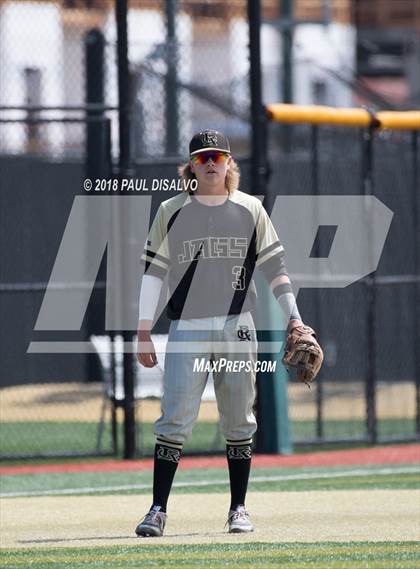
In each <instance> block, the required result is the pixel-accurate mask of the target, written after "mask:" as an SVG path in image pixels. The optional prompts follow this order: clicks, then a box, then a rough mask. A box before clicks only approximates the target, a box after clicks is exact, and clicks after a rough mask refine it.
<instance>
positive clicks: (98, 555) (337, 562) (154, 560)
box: [0, 542, 420, 569]
mask: <svg viewBox="0 0 420 569" xmlns="http://www.w3.org/2000/svg"><path fill="white" fill-rule="evenodd" d="M0 559H1V563H2V567H7V568H8V569H15V568H16V569H18V568H19V569H22V568H25V569H26V568H27V567H31V568H33V569H47V568H54V569H56V568H58V567H60V568H61V567H64V568H65V567H69V568H70V567H71V568H72V569H77V568H78V567H83V568H86V567H101V568H103V569H108V568H109V569H114V568H115V569H117V568H121V569H128V568H133V567H141V568H142V567H181V568H183V569H188V568H193V567H194V568H199V567H237V568H247V569H252V568H253V567H282V568H284V569H289V568H290V569H300V568H302V569H350V568H351V569H356V568H357V569H414V568H415V567H418V566H419V564H420V546H419V544H418V543H415V542H383V543H369V542H357V543H322V544H317V543H281V544H273V543H252V544H246V543H240V544H221V545H204V544H202V545H176V546H174V545H164V546H154V545H147V546H144V547H142V546H141V543H139V544H138V545H136V546H131V547H119V546H113V547H89V548H49V549H36V550H35V549H30V550H10V551H3V552H1V553H0Z"/></svg>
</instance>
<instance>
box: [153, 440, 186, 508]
mask: <svg viewBox="0 0 420 569" xmlns="http://www.w3.org/2000/svg"><path fill="white" fill-rule="evenodd" d="M181 451H182V443H175V442H174V443H172V442H169V441H163V440H162V439H160V438H158V439H157V442H156V446H155V461H154V470H153V505H152V507H153V506H160V511H161V512H166V505H167V502H168V497H169V492H170V491H171V486H172V482H173V479H174V476H175V472H176V469H177V467H178V463H179V459H180V458H181Z"/></svg>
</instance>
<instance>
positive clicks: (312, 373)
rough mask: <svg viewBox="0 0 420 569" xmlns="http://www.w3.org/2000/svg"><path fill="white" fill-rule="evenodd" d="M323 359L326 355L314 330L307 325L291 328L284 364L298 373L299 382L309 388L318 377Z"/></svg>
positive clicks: (283, 359)
mask: <svg viewBox="0 0 420 569" xmlns="http://www.w3.org/2000/svg"><path fill="white" fill-rule="evenodd" d="M323 359H324V354H323V352H322V349H321V346H320V345H319V344H318V342H317V340H316V336H315V332H314V331H313V330H312V328H310V327H309V326H305V325H296V326H293V327H292V328H290V330H289V331H288V334H287V338H286V346H285V349H284V356H283V358H282V362H283V364H284V365H285V366H286V367H287V368H290V369H291V370H294V371H295V372H296V379H297V380H298V381H302V382H303V383H306V384H307V385H308V386H309V384H310V383H312V382H313V381H314V379H315V377H316V376H317V374H318V372H319V370H320V368H321V365H322V362H323Z"/></svg>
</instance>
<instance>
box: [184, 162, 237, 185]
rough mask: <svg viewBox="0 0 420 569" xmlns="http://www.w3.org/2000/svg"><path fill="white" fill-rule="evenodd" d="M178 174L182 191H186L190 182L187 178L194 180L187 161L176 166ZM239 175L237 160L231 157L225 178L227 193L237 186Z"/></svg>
mask: <svg viewBox="0 0 420 569" xmlns="http://www.w3.org/2000/svg"><path fill="white" fill-rule="evenodd" d="M178 174H179V176H180V177H181V179H182V180H183V182H184V183H183V184H182V186H183V188H184V190H183V191H184V192H186V191H188V189H189V187H190V184H189V183H188V182H189V180H196V176H195V174H194V172H191V168H190V162H189V161H188V162H185V164H181V165H180V166H178ZM240 177H241V172H240V170H239V166H238V164H237V162H235V160H234V159H233V158H232V160H231V162H230V166H229V169H228V171H227V173H226V178H225V187H226V189H227V191H228V193H229V194H231V193H232V192H234V191H235V190H237V189H238V188H239V179H240Z"/></svg>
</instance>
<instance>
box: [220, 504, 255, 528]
mask: <svg viewBox="0 0 420 569" xmlns="http://www.w3.org/2000/svg"><path fill="white" fill-rule="evenodd" d="M227 523H228V524H229V533H248V532H251V531H254V526H253V525H252V523H251V520H250V519H249V514H248V512H247V511H246V510H245V506H238V507H237V508H236V510H229V514H228V520H227Z"/></svg>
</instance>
